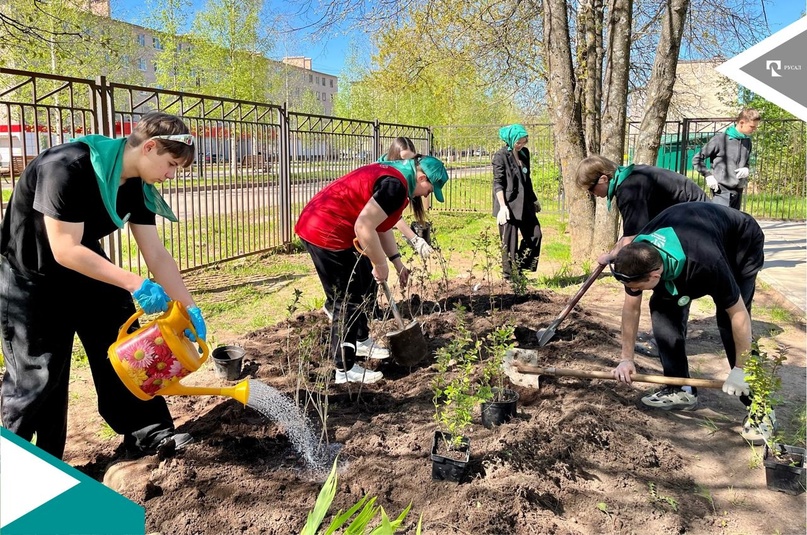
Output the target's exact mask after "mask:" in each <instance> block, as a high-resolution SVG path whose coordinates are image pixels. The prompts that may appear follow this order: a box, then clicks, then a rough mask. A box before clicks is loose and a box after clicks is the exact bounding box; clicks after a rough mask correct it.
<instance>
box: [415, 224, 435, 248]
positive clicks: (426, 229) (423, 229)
mask: <svg viewBox="0 0 807 535" xmlns="http://www.w3.org/2000/svg"><path fill="white" fill-rule="evenodd" d="M410 228H411V229H412V232H414V233H415V234H416V235H418V236H420V237H421V238H423V239H424V240H426V243H428V244H429V245H431V244H432V226H431V223H426V224H425V225H421V224H420V223H418V222H417V221H415V222H414V223H412V225H411V226H410Z"/></svg>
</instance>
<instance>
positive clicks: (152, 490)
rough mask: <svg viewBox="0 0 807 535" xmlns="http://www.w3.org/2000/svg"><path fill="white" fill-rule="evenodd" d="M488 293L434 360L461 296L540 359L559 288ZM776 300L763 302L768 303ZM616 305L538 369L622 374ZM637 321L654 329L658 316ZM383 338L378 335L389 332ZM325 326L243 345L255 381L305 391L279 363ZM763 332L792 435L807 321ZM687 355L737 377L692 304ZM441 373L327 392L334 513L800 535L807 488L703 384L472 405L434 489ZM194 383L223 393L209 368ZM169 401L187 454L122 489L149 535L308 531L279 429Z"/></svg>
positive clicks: (75, 444)
mask: <svg viewBox="0 0 807 535" xmlns="http://www.w3.org/2000/svg"><path fill="white" fill-rule="evenodd" d="M493 290H494V292H493V293H494V299H495V302H496V308H497V310H496V311H495V312H493V313H491V312H490V306H489V295H488V292H489V290H487V289H482V290H479V291H474V288H473V287H472V286H471V285H470V284H466V283H464V282H462V281H454V282H452V284H451V287H450V289H449V290H448V292H447V295H448V296H449V297H448V299H447V303H446V302H442V303H441V304H442V305H443V307H442V308H443V311H441V312H437V311H435V312H432V313H429V314H425V315H423V316H421V317H420V318H419V319H420V321H421V323H422V324H423V326H424V331H425V332H426V335H427V337H428V340H429V345H430V349H431V350H432V351H433V350H436V349H437V348H439V347H440V346H442V345H445V344H446V343H447V342H448V340H450V339H451V337H452V336H453V333H454V332H455V331H456V328H455V327H456V323H455V318H454V312H452V310H453V305H454V304H455V303H462V304H464V305H465V306H466V307H467V308H468V310H469V311H470V312H469V314H468V318H469V322H470V323H471V325H472V331H473V332H475V333H477V334H478V335H480V336H484V335H485V334H486V333H488V332H490V331H491V330H492V329H494V328H496V327H498V326H501V325H502V324H504V323H505V322H508V323H511V324H513V325H516V326H518V328H517V329H516V337H517V339H518V340H517V346H518V347H521V348H537V344H536V342H535V332H536V331H537V330H538V329H539V328H541V327H546V326H547V325H549V324H550V323H551V322H552V320H553V319H554V318H555V316H556V315H557V314H558V313H559V311H560V310H561V309H562V308H563V306H564V305H565V303H566V301H567V299H568V296H564V295H559V294H556V293H553V292H550V291H537V292H532V293H529V294H528V295H525V296H520V297H516V296H514V295H513V294H512V293H511V291H510V290H509V287H507V286H504V285H500V286H496V287H495V288H494V289H493ZM768 297H769V296H766V292H765V291H759V292H758V298H757V302H764V301H765V299H767V298H768ZM446 305H447V306H446ZM403 308H404V309H406V306H404V307H403ZM620 309H621V293H620V291H619V288H617V287H615V286H614V285H609V284H600V283H598V284H595V285H594V287H593V288H592V289H591V290H590V291H589V293H588V294H587V295H586V297H584V299H583V301H582V303H581V304H580V305H578V308H577V309H576V310H575V311H574V312H573V313H572V314H571V315H570V317H569V318H568V319H567V321H566V322H565V323H564V324H562V326H561V327H560V328H559V329H558V332H557V335H556V337H555V339H554V340H553V341H552V342H550V343H549V344H548V345H547V346H546V347H545V348H541V349H540V353H541V361H542V364H545V365H547V366H556V367H559V368H576V369H582V370H610V369H611V368H612V367H613V366H614V365H615V363H616V362H617V361H618V354H619V314H620ZM446 310H448V311H446ZM642 321H643V325H642V327H643V328H645V329H647V328H648V327H649V325H648V324H647V321H648V320H647V314H646V313H645V314H644V315H643V319H642ZM375 328H376V329H377V330H378V332H379V333H383V332H385V330H394V324H393V322H392V321H388V322H386V323H384V324H380V325H377V326H376V327H375ZM327 329H328V323H327V319H326V318H325V316H324V315H323V314H322V313H321V312H306V313H303V314H299V315H297V316H296V317H295V318H294V319H293V320H292V321H291V323H290V324H281V325H276V326H271V327H267V328H265V329H262V330H259V331H256V332H252V333H249V334H247V335H245V336H243V337H242V339H241V340H239V343H240V344H241V345H242V346H243V347H245V349H246V351H247V360H246V363H245V368H244V374H243V375H242V377H243V378H254V379H258V380H260V381H263V382H265V383H267V384H269V385H271V386H274V387H276V388H278V389H280V390H281V391H283V392H285V393H288V394H289V395H290V396H293V394H294V378H293V377H291V376H289V375H284V374H283V370H288V369H289V362H292V363H293V362H296V359H297V357H298V355H299V352H300V348H301V347H302V346H303V345H304V344H303V342H302V341H303V340H311V339H318V340H321V341H323V343H324V340H325V338H326V336H327ZM754 332H755V334H763V335H765V336H767V337H768V338H770V339H772V340H773V341H775V342H776V343H780V344H784V345H787V346H789V347H790V348H791V349H790V351H789V360H788V361H787V363H786V366H785V371H784V374H783V376H784V391H783V394H784V398H785V400H786V402H787V403H786V404H785V405H784V406H783V407H782V408H781V409H780V410H779V411H778V413H779V418H780V420H782V421H783V422H784V423H785V424H786V425H789V424H790V423H792V420H793V418H794V417H795V414H796V412H797V410H798V409H799V407H801V406H803V405H804V403H805V362H804V361H805V358H804V354H805V347H804V342H805V340H804V334H805V333H804V326H803V324H801V323H798V324H795V325H774V324H772V323H767V322H760V321H757V320H755V321H754ZM381 338H383V335H381ZM688 348H689V353H690V355H692V356H691V369H692V370H693V375H695V376H699V377H710V378H718V379H723V378H724V377H725V375H726V373H727V372H728V366H727V364H726V361H725V357H724V356H723V353H722V347H721V344H720V338H719V336H718V334H717V329H716V325H715V322H714V314H713V312H712V313H711V314H710V313H701V314H698V313H697V312H696V307H693V315H692V318H691V320H690V329H689V341H688ZM433 362H434V361H433V359H431V358H429V359H427V360H426V361H424V362H423V363H422V364H421V365H419V366H417V367H415V368H412V369H408V368H401V367H398V366H396V365H394V364H387V363H382V364H380V368H381V369H382V370H383V371H384V374H385V380H384V381H382V382H379V383H377V384H374V385H369V386H365V387H364V388H362V389H361V391H359V389H358V388H357V386H356V385H351V387H350V389H348V388H347V387H346V386H343V385H340V386H334V385H331V387H330V396H329V416H328V421H327V422H328V423H327V435H328V439H329V441H330V442H331V443H336V444H340V445H341V453H340V455H339V460H340V466H341V469H340V475H339V478H340V479H339V488H338V491H337V495H336V498H335V500H334V503H333V506H332V510H331V512H332V513H335V512H336V510H337V509H346V508H347V507H349V506H350V505H352V504H354V503H355V502H356V501H358V500H359V499H360V498H361V497H362V496H363V495H365V494H370V495H372V496H377V497H378V504H380V505H382V506H383V507H384V508H385V510H386V511H387V512H388V514H390V515H397V514H398V513H399V512H400V511H401V510H403V509H404V508H405V507H406V506H407V505H408V504H410V503H411V504H412V512H411V513H410V515H409V517H408V518H407V521H406V524H405V529H404V530H402V532H406V533H414V531H415V525H416V524H417V520H418V517H419V516H420V515H422V518H423V527H424V530H423V532H424V533H427V534H556V535H564V534H600V533H624V534H630V533H636V534H643V533H653V534H679V533H691V534H715V533H720V534H743V533H747V534H752V533H753V534H755V533H779V534H803V533H804V532H805V495H804V494H802V495H800V496H795V497H794V496H789V495H786V494H782V493H778V492H773V491H770V490H767V489H766V485H765V473H764V468H762V466H761V461H760V457H761V448H752V447H750V446H749V445H748V444H746V443H745V442H744V441H743V440H742V438H741V437H740V436H739V434H738V431H739V427H740V423H741V421H742V417H743V407H742V405H741V404H740V403H739V401H737V400H735V399H733V398H730V397H729V396H726V395H724V394H723V393H722V392H720V391H717V390H706V389H701V390H700V391H699V398H700V403H699V406H698V408H697V410H694V411H689V412H664V411H653V410H649V409H646V408H644V407H643V406H641V403H639V398H640V397H641V395H642V394H643V393H644V392H646V391H648V390H650V389H651V388H653V385H639V384H637V385H635V387H634V388H628V387H624V386H616V384H615V383H614V382H612V381H602V380H588V379H575V378H555V377H546V376H542V377H541V378H540V384H539V383H538V378H537V377H536V383H535V387H534V388H521V387H516V388H515V389H516V390H517V391H518V392H519V394H520V400H519V405H518V417H517V418H516V419H514V420H513V421H511V422H510V423H508V424H505V425H503V426H501V427H498V428H495V429H492V430H488V429H485V428H484V427H483V426H482V425H481V424H480V423H479V415H478V412H477V418H476V422H477V423H476V424H475V425H474V427H473V429H472V431H471V432H470V433H469V436H470V439H471V466H470V470H469V473H468V475H467V477H466V479H465V480H464V481H463V482H462V483H461V484H456V483H447V482H438V481H432V479H431V462H430V460H429V452H430V447H431V440H432V435H433V433H434V431H435V429H436V424H435V422H434V420H433V414H434V405H433V404H432V392H431V382H432V379H433V378H434V375H435V373H436V372H435V369H434V367H433V366H432V364H433ZM637 363H638V364H639V367H640V368H641V369H640V371H641V372H644V373H655V374H660V373H661V372H660V365H659V362H658V359H654V358H647V357H641V356H640V357H638V359H637ZM323 365H324V366H329V364H328V363H324V364H323ZM313 371H315V370H312V372H313ZM73 377H74V379H73V384H72V385H71V407H70V428H69V437H68V451H67V453H66V460H67V461H68V462H69V463H71V464H72V465H74V466H77V467H79V468H80V469H81V470H83V471H85V472H86V473H88V474H90V475H92V476H93V477H96V478H98V479H102V478H103V476H104V473H105V472H106V471H107V468H108V466H109V465H110V464H112V463H115V462H119V461H121V452H120V448H118V445H119V439H118V438H106V439H105V438H101V437H100V436H99V433H98V429H99V428H100V418H99V416H98V415H97V411H96V409H95V401H94V398H93V394H92V384H91V379H90V378H89V372H88V370H86V369H83V370H75V371H74V374H73ZM188 380H189V381H187V382H190V383H195V384H212V385H216V384H222V381H220V380H218V379H217V378H216V377H215V375H214V373H213V370H212V366H210V365H205V366H204V367H203V369H202V370H200V371H198V372H196V373H195V374H193V375H192V376H191V377H189V378H188ZM169 403H170V406H171V411H172V413H173V415H174V417H175V418H176V421H177V424H178V427H179V429H180V430H181V431H187V432H190V433H192V434H193V435H194V436H195V437H196V443H195V444H193V445H191V446H190V447H188V448H187V449H186V450H185V451H183V452H180V453H179V454H178V455H176V456H175V457H171V458H168V459H164V460H160V459H157V458H153V457H148V458H144V459H140V460H138V461H136V462H135V463H133V466H132V467H130V471H129V472H128V474H127V476H126V477H125V478H124V479H125V481H124V482H123V483H121V484H120V487H121V488H122V491H123V492H124V493H125V494H126V495H128V496H129V497H130V498H132V499H134V500H136V501H138V502H139V503H140V504H142V505H143V506H144V507H145V508H146V519H147V532H160V533H163V534H166V535H167V534H174V535H185V534H188V535H190V534H206V535H207V534H210V535H214V534H215V535H220V534H239V533H249V534H284V535H285V534H290V533H296V532H299V530H300V529H301V527H302V526H303V525H304V523H305V519H306V515H307V513H308V512H309V511H310V510H311V509H312V507H313V504H314V501H315V499H316V497H317V494H318V492H319V489H320V486H321V480H318V479H316V478H314V477H312V476H311V474H309V473H307V472H306V471H305V470H303V463H302V462H301V460H300V459H299V457H298V455H297V454H296V453H295V452H294V450H293V449H292V448H291V445H290V443H289V441H288V439H287V437H286V436H285V434H284V431H283V429H280V428H278V426H277V425H275V423H274V422H272V421H270V420H268V419H267V418H265V417H264V416H262V415H261V414H259V413H258V412H256V411H254V410H252V409H251V408H245V407H243V406H241V405H240V404H239V403H238V402H236V401H235V400H232V399H227V398H217V397H174V398H171V399H169ZM312 421H314V422H316V418H315V417H313V416H312Z"/></svg>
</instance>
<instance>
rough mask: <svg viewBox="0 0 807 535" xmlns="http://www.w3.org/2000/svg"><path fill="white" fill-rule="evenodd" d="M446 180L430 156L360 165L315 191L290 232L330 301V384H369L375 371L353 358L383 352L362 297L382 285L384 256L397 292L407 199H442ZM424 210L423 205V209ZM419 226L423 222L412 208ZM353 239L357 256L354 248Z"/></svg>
mask: <svg viewBox="0 0 807 535" xmlns="http://www.w3.org/2000/svg"><path fill="white" fill-rule="evenodd" d="M447 181H448V173H447V172H446V169H445V167H444V166H443V163H442V162H441V161H440V160H438V159H437V158H433V157H431V156H422V157H418V158H414V159H412V160H401V161H392V162H387V163H374V164H370V165H365V166H363V167H360V168H358V169H356V170H355V171H352V172H350V173H348V174H347V175H345V176H343V177H341V178H339V179H337V180H336V181H334V182H332V183H331V184H329V185H328V186H326V187H325V188H324V189H322V190H321V191H320V192H319V193H317V194H316V195H315V196H314V197H313V198H312V199H311V200H310V201H309V202H308V204H306V206H305V207H304V208H303V210H302V212H301V213H300V218H299V219H298V221H297V225H296V226H295V228H294V231H295V232H296V234H297V235H298V236H299V237H300V238H301V239H302V240H303V245H304V246H305V248H306V250H307V251H308V253H309V254H310V255H311V259H312V260H313V261H314V267H315V268H316V270H317V275H318V276H319V280H320V282H321V283H322V288H323V289H324V290H325V295H326V296H327V299H328V301H329V302H332V303H334V308H333V317H334V320H335V321H332V322H331V338H330V339H331V348H330V351H331V355H332V356H333V360H334V365H335V366H336V380H335V382H336V384H343V383H347V382H354V383H355V382H361V383H375V382H376V381H379V380H381V379H382V378H383V374H382V373H381V372H379V371H372V370H367V369H365V368H364V367H362V366H359V365H358V364H356V363H355V359H356V357H357V356H366V357H368V358H375V359H385V358H388V357H389V351H388V350H386V349H384V348H381V347H379V346H378V345H376V344H375V342H374V341H373V339H372V338H370V331H369V327H368V318H367V315H366V313H365V311H364V310H363V308H364V307H363V306H362V304H363V302H364V300H365V299H364V296H365V295H366V289H367V286H368V285H371V284H373V280H375V281H378V282H386V280H387V276H388V275H389V267H388V265H387V259H389V260H390V261H391V262H392V263H393V265H394V266H395V269H396V271H397V272H398V277H399V281H400V283H401V286H402V287H405V286H406V283H407V280H408V277H409V271H408V270H407V269H406V266H404V264H403V262H402V261H401V254H400V253H399V252H398V246H397V244H396V243H395V238H394V236H393V235H392V228H393V227H394V226H395V223H396V222H397V221H398V220H399V219H400V218H401V214H402V213H403V211H404V209H405V208H406V207H407V206H408V205H409V202H410V199H413V198H415V197H426V196H427V195H429V194H431V193H434V196H435V197H436V198H437V200H438V201H440V202H443V192H442V187H443V186H444V185H445V183H446V182H447ZM421 206H422V205H421ZM415 217H416V218H417V219H418V221H420V222H423V221H424V220H425V214H424V213H423V211H422V210H421V211H420V213H418V210H417V207H415ZM356 238H358V241H359V243H360V244H361V246H362V251H363V253H364V254H363V255H362V254H360V253H359V252H358V251H357V250H356V249H355V248H354V239H356Z"/></svg>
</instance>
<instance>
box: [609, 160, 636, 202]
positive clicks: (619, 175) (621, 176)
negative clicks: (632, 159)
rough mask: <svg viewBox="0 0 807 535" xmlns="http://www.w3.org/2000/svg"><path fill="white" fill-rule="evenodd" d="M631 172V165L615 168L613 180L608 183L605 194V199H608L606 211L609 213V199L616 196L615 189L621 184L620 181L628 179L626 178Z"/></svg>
mask: <svg viewBox="0 0 807 535" xmlns="http://www.w3.org/2000/svg"><path fill="white" fill-rule="evenodd" d="M632 172H633V164H630V165H628V166H625V167H623V166H621V165H620V166H619V167H617V168H616V172H615V173H614V179H613V180H610V181H609V182H608V193H607V194H606V198H607V199H608V211H609V212H610V211H611V199H613V198H614V195H615V194H616V189H617V188H618V187H619V185H620V184H622V181H623V180H625V179H626V178H628V176H629V175H630V174H631V173H632Z"/></svg>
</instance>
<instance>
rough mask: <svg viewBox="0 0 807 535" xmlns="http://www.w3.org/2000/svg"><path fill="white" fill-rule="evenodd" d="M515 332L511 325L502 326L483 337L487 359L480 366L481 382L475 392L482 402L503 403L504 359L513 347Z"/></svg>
mask: <svg viewBox="0 0 807 535" xmlns="http://www.w3.org/2000/svg"><path fill="white" fill-rule="evenodd" d="M515 330H516V329H515V327H513V326H512V325H503V326H501V327H499V328H498V329H495V330H494V331H493V332H491V333H490V334H488V335H487V336H486V337H485V342H486V344H485V349H486V350H487V358H486V359H485V362H484V365H483V366H482V381H481V382H480V385H479V390H478V391H477V396H479V398H480V399H481V400H482V401H503V399H502V398H503V397H504V385H505V377H506V374H505V373H504V367H503V366H504V357H505V356H506V355H507V351H509V350H510V349H513V347H514V346H515V343H514V342H513V339H514V333H515ZM494 388H495V389H496V390H495V392H494Z"/></svg>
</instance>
